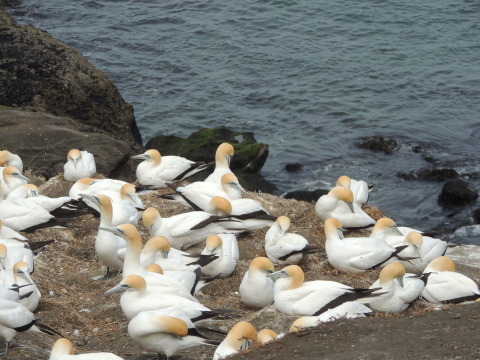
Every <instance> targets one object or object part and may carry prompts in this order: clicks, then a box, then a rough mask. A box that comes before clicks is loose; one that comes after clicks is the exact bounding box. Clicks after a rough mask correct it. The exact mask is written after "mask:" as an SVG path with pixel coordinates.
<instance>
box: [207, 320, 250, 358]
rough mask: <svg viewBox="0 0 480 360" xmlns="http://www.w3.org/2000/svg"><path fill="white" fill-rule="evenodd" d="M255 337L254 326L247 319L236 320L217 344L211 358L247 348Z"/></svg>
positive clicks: (225, 355)
mask: <svg viewBox="0 0 480 360" xmlns="http://www.w3.org/2000/svg"><path fill="white" fill-rule="evenodd" d="M256 338H257V335H256V331H255V328H254V327H253V325H252V324H250V323H249V322H247V321H239V322H237V323H236V324H235V325H234V326H233V327H232V328H231V329H230V331H229V332H228V335H227V337H226V338H225V339H224V340H223V341H222V342H221V343H220V345H218V347H217V350H215V354H213V360H219V359H223V358H225V357H227V356H230V355H232V354H236V353H238V352H241V351H244V350H248V349H249V348H250V346H252V344H253V342H254V341H255V339H256Z"/></svg>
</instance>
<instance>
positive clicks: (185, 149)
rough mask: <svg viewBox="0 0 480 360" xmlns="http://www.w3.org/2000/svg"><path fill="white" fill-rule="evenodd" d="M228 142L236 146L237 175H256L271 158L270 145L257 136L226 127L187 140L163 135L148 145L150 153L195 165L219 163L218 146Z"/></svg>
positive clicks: (192, 135)
mask: <svg viewBox="0 0 480 360" xmlns="http://www.w3.org/2000/svg"><path fill="white" fill-rule="evenodd" d="M224 142H228V143H230V144H232V145H233V147H234V149H235V155H234V156H233V158H232V161H231V164H230V168H231V169H232V170H233V171H235V170H238V171H240V172H249V173H256V172H258V171H260V169H261V168H262V166H263V165H264V164H265V161H266V160H267V157H268V145H266V144H262V143H257V141H256V140H255V137H254V136H253V133H251V132H245V133H241V132H238V131H235V130H232V129H229V128H227V127H225V126H222V127H218V128H214V129H202V130H199V131H196V132H194V133H193V134H191V135H190V136H189V137H188V138H187V139H183V138H180V137H178V136H172V135H159V136H156V137H154V138H152V139H151V140H150V141H148V143H147V145H145V147H146V148H147V149H157V150H158V151H160V153H161V154H164V155H179V156H183V157H186V158H187V159H190V160H193V161H207V162H211V161H214V160H215V152H216V151H217V147H218V145H220V144H221V143H224Z"/></svg>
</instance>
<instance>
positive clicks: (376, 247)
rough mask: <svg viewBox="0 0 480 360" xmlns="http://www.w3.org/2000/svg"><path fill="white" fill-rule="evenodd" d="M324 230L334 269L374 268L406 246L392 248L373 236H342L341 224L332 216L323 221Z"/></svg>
mask: <svg viewBox="0 0 480 360" xmlns="http://www.w3.org/2000/svg"><path fill="white" fill-rule="evenodd" d="M324 230H325V236H326V241H325V251H326V252H327V258H328V262H329V263H330V264H331V265H332V266H333V267H334V268H336V269H342V270H347V271H351V272H362V271H365V270H370V269H375V268H377V267H379V266H382V265H384V264H385V263H386V262H387V261H388V260H390V259H392V258H395V257H396V256H397V255H398V254H399V253H401V251H402V250H404V249H405V248H406V247H407V246H406V245H404V246H398V247H396V248H394V247H391V246H390V245H388V244H387V243H386V242H385V241H383V240H381V239H378V238H374V237H365V238H363V237H362V238H360V237H358V238H344V236H343V232H342V224H341V223H340V221H338V220H337V219H334V218H329V219H327V220H326V221H325V223H324Z"/></svg>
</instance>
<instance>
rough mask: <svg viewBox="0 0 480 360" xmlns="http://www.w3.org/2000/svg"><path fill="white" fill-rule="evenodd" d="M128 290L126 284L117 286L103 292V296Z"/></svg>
mask: <svg viewBox="0 0 480 360" xmlns="http://www.w3.org/2000/svg"><path fill="white" fill-rule="evenodd" d="M128 289H129V286H128V285H126V284H118V285H117V286H114V287H113V288H111V289H108V290H107V291H105V293H104V294H111V293H114V292H117V291H125V290H128Z"/></svg>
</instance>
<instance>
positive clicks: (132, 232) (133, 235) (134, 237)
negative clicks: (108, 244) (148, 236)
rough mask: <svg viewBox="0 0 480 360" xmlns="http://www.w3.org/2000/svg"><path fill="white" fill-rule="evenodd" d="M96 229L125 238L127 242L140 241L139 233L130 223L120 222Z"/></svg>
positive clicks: (135, 242) (136, 242)
mask: <svg viewBox="0 0 480 360" xmlns="http://www.w3.org/2000/svg"><path fill="white" fill-rule="evenodd" d="M98 229H99V230H104V231H108V232H111V233H112V234H115V235H116V236H119V237H121V238H123V239H125V241H126V242H127V244H128V243H129V242H130V243H134V244H138V243H140V244H141V243H142V238H141V236H140V233H139V232H138V230H137V228H136V227H135V225H132V224H122V225H118V226H117V227H99V228H98Z"/></svg>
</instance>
